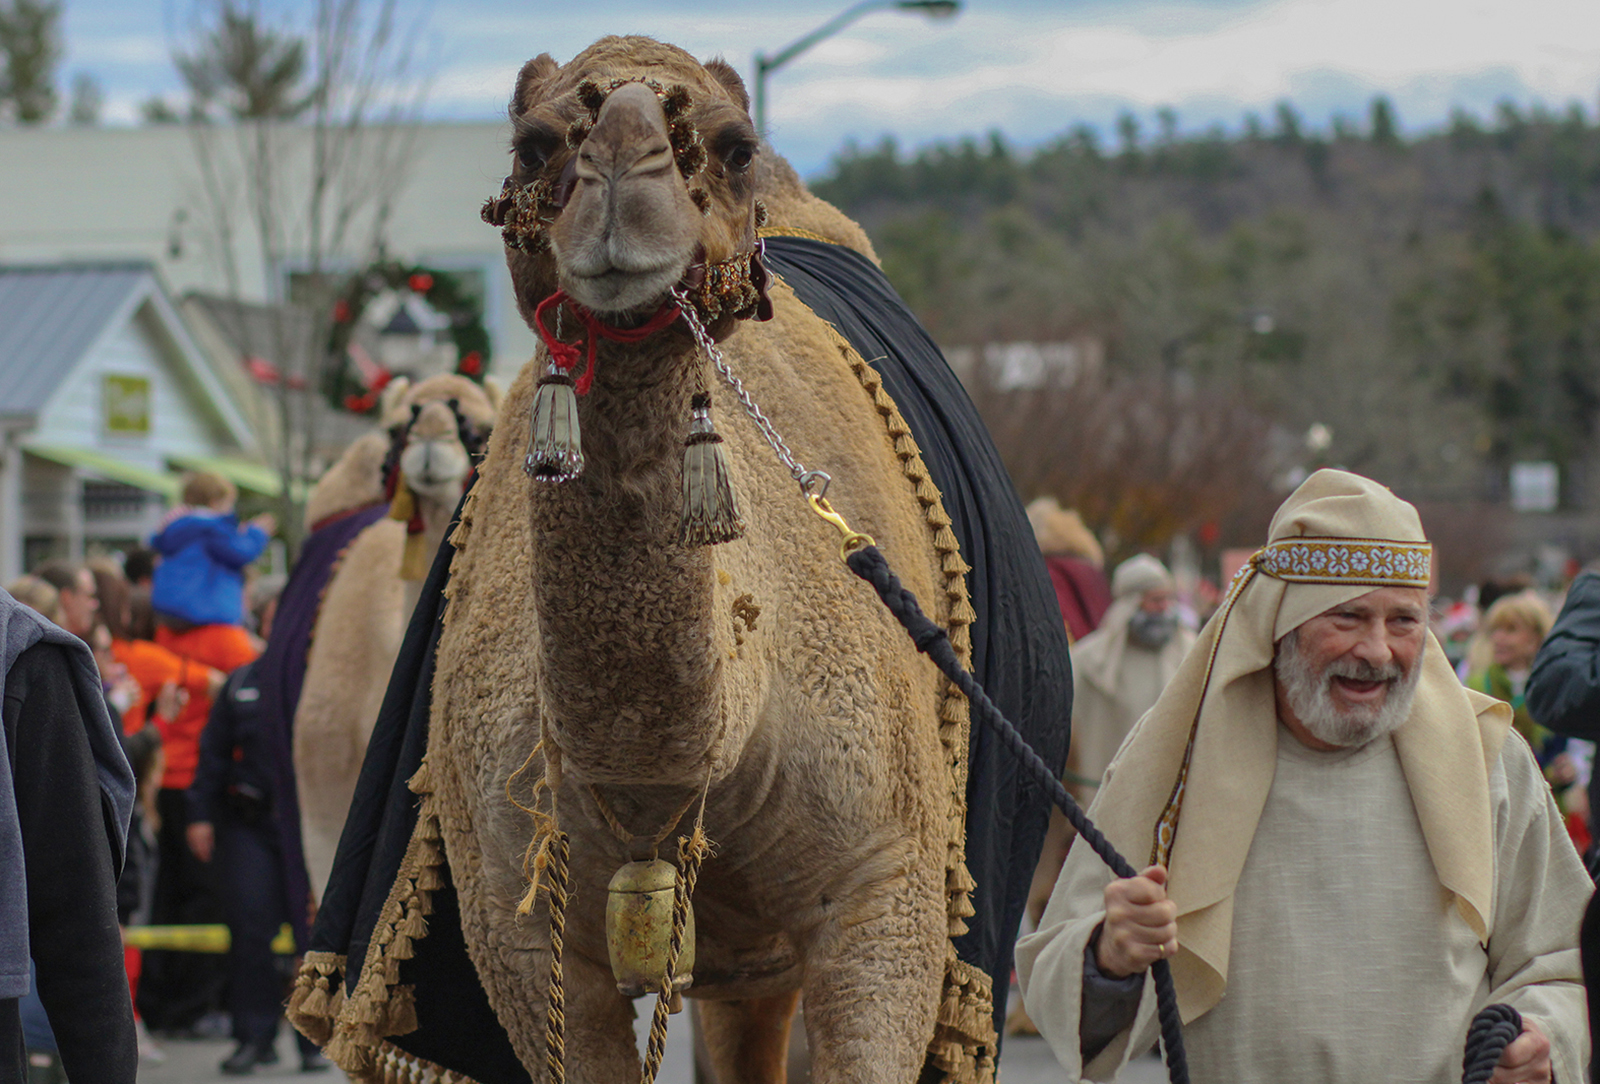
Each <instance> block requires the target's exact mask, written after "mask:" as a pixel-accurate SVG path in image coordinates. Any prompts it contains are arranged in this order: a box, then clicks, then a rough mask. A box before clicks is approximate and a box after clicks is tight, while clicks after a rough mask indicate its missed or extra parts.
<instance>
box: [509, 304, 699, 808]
mask: <svg viewBox="0 0 1600 1084" xmlns="http://www.w3.org/2000/svg"><path fill="white" fill-rule="evenodd" d="M607 345H609V344H607ZM698 364H700V363H699V362H698V360H697V359H696V357H695V356H694V355H693V353H692V352H691V351H690V350H689V348H688V346H687V344H686V343H685V342H684V340H683V338H682V336H678V335H663V336H657V337H656V338H653V339H651V340H649V341H648V342H646V343H645V344H642V345H641V346H637V347H619V346H614V347H611V349H609V350H608V349H606V347H605V346H602V348H601V353H600V361H599V366H598V369H599V372H598V376H597V379H596V381H595V385H594V388H593V390H592V391H591V392H590V393H589V394H588V395H587V396H585V397H584V398H583V399H582V400H581V401H580V406H579V416H580V420H581V425H582V443H583V454H584V459H585V464H586V465H585V468H584V474H583V476H582V477H581V478H579V479H577V480H575V481H572V482H566V483H562V484H554V485H552V484H547V483H535V484H534V492H533V499H532V513H533V568H534V580H535V591H534V597H535V598H536V599H537V600H538V603H537V604H538V616H539V641H540V652H541V662H542V666H541V671H542V679H541V700H542V702H543V704H544V711H545V718H546V719H547V721H548V722H549V724H550V725H551V726H552V727H553V728H554V731H555V736H556V739H557V742H558V743H559V745H560V746H561V749H562V751H563V753H564V755H565V757H566V761H567V765H568V770H569V771H573V772H575V773H576V774H577V775H579V776H580V777H582V778H585V779H588V780H590V781H596V782H614V783H621V782H636V781H641V780H650V781H653V782H662V783H668V782H690V781H698V780H700V779H703V778H704V773H705V771H706V767H705V765H706V758H707V756H708V755H709V754H710V752H711V750H712V749H713V748H714V747H715V745H716V742H717V739H718V737H719V736H720V734H721V710H722V705H721V698H720V695H719V690H718V682H719V676H720V672H721V668H720V666H719V662H718V659H717V657H716V652H715V651H714V649H713V644H714V642H715V641H714V630H713V626H712V618H711V611H712V590H713V579H712V576H713V573H712V565H711V558H710V555H709V553H708V552H707V550H706V549H704V548H699V547H684V546H681V545H679V544H678V543H677V541H676V534H677V527H678V517H679V508H680V504H681V493H680V489H681V484H682V482H681V479H682V462H683V440H684V436H685V435H686V433H687V430H688V422H689V409H688V407H689V398H690V395H691V393H692V391H693V386H692V384H693V380H694V373H695V371H696V370H695V367H696V366H697V365H698Z"/></svg>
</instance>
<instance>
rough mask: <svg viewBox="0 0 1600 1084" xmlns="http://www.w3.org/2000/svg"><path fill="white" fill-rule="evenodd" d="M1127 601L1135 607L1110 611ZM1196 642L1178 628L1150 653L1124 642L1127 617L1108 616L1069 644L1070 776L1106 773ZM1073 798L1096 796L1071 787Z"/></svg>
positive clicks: (1090, 790) (1188, 631) (1092, 776)
mask: <svg viewBox="0 0 1600 1084" xmlns="http://www.w3.org/2000/svg"><path fill="white" fill-rule="evenodd" d="M1125 601H1132V602H1137V598H1135V599H1132V600H1122V599H1119V600H1118V601H1117V603H1116V605H1115V607H1114V609H1115V608H1116V607H1121V606H1123V603H1124V602H1125ZM1129 610H1130V612H1131V608H1129ZM1118 617H1120V620H1118V619H1117V618H1118ZM1194 639H1195V636H1194V631H1193V630H1192V629H1188V628H1185V627H1184V626H1183V625H1179V626H1178V627H1177V628H1176V629H1174V630H1173V633H1172V639H1170V640H1168V641H1167V643H1166V644H1165V645H1164V646H1163V647H1162V648H1161V649H1160V650H1159V651H1151V650H1150V649H1149V648H1145V647H1140V646H1139V645H1138V644H1135V643H1133V642H1131V641H1130V640H1129V639H1128V613H1122V614H1120V615H1119V614H1115V613H1112V614H1108V615H1107V621H1106V622H1105V623H1103V624H1102V625H1101V626H1100V627H1099V628H1098V629H1096V630H1095V631H1093V632H1091V633H1090V634H1089V635H1087V636H1085V637H1084V638H1083V639H1081V640H1079V641H1078V642H1077V643H1075V644H1073V645H1072V673H1073V678H1074V680H1075V687H1074V689H1073V696H1072V749H1071V752H1070V754H1069V755H1068V758H1067V768H1068V770H1069V771H1071V772H1073V773H1074V774H1075V775H1078V776H1081V777H1083V778H1086V779H1095V780H1098V779H1099V778H1100V776H1101V775H1102V774H1104V772H1105V770H1106V766H1107V765H1108V764H1110V763H1111V758H1112V757H1114V756H1115V755H1116V753H1117V750H1118V749H1120V748H1121V747H1122V741H1123V739H1124V738H1126V737H1127V736H1128V731H1130V730H1132V729H1133V724H1134V723H1136V722H1138V721H1139V717H1140V716H1142V715H1143V714H1144V713H1145V712H1147V711H1149V710H1150V708H1151V707H1152V706H1154V704H1155V702H1156V698H1157V697H1159V696H1160V695H1161V690H1163V689H1165V688H1166V687H1167V683H1168V682H1170V681H1171V680H1172V678H1173V676H1174V675H1175V674H1177V672H1178V667H1179V665H1180V664H1181V663H1182V662H1183V657H1184V656H1185V655H1187V654H1188V653H1189V648H1190V647H1192V646H1194ZM1073 794H1074V796H1075V797H1077V798H1078V799H1079V800H1080V801H1083V802H1088V801H1090V800H1091V799H1092V798H1093V797H1094V793H1093V788H1089V787H1075V788H1073Z"/></svg>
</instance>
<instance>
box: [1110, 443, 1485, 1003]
mask: <svg viewBox="0 0 1600 1084" xmlns="http://www.w3.org/2000/svg"><path fill="white" fill-rule="evenodd" d="M1269 538H1270V541H1269V542H1268V543H1267V545H1266V546H1265V547H1263V548H1262V549H1261V550H1260V551H1258V552H1257V553H1256V555H1255V556H1254V557H1253V558H1252V559H1251V561H1250V563H1249V564H1248V565H1246V566H1245V567H1244V568H1243V569H1241V570H1240V572H1239V575H1238V576H1237V577H1236V578H1235V580H1234V583H1233V586H1232V588H1231V589H1230V591H1229V593H1228V597H1227V600H1226V601H1225V602H1224V603H1223V606H1222V608H1221V609H1219V610H1218V611H1217V613H1216V615H1215V616H1214V617H1213V618H1212V619H1211V621H1210V622H1208V623H1207V625H1206V627H1205V628H1204V629H1203V630H1202V631H1201V633H1200V637H1199V640H1198V642H1197V643H1196V644H1195V646H1194V648H1193V650H1191V651H1190V653H1189V656H1188V658H1187V659H1185V660H1184V663H1183V666H1182V667H1181V668H1180V669H1179V671H1178V673H1177V675H1176V677H1175V678H1174V679H1173V681H1172V683H1171V684H1170V685H1169V686H1168V687H1167V689H1166V691H1165V692H1163V693H1162V695H1161V699H1160V700H1158V701H1157V702H1156V705H1155V707H1154V708H1152V709H1151V710H1150V712H1149V714H1148V715H1146V716H1145V717H1144V719H1142V720H1141V721H1140V723H1139V725H1138V727H1137V728H1136V729H1135V730H1134V732H1133V734H1131V735H1130V736H1129V739H1128V741H1127V743H1126V744H1125V745H1124V746H1123V748H1122V750H1121V752H1120V753H1119V754H1118V756H1117V762H1116V763H1114V764H1113V765H1112V773H1111V779H1110V780H1109V781H1108V782H1107V784H1106V785H1105V786H1104V787H1103V788H1102V790H1101V792H1100V795H1099V799H1098V801H1097V802H1096V803H1095V805H1096V810H1095V816H1096V819H1097V821H1098V823H1099V824H1100V827H1101V828H1102V829H1103V830H1104V831H1105V832H1106V834H1107V835H1108V836H1109V837H1110V838H1111V840H1112V841H1113V842H1114V843H1115V844H1116V845H1117V847H1118V849H1119V850H1122V851H1123V853H1125V854H1128V855H1130V856H1140V857H1142V856H1144V855H1146V854H1151V855H1153V857H1154V858H1155V859H1159V860H1162V861H1164V862H1166V863H1167V865H1168V867H1169V874H1170V876H1169V880H1168V893H1169V895H1170V897H1171V898H1172V900H1173V901H1174V902H1176V903H1177V905H1178V941H1179V945H1180V946H1181V947H1180V951H1179V954H1178V956H1177V957H1176V958H1175V959H1174V960H1173V962H1172V970H1173V976H1174V979H1175V980H1176V983H1177V987H1178V1001H1179V1006H1180V1008H1181V1009H1182V1012H1183V1018H1184V1019H1185V1020H1191V1019H1193V1018H1194V1017H1196V1016H1199V1015H1200V1014H1201V1013H1203V1012H1205V1011H1206V1010H1207V1009H1209V1008H1211V1006H1213V1005H1215V1004H1216V1003H1217V1001H1218V1000H1219V999H1220V998H1221V996H1222V993H1223V991H1224V989H1225V988H1226V985H1227V976H1228V951H1229V946H1230V942H1231V939H1232V929H1233V894H1234V887H1235V885H1236V884H1237V883H1238V879H1239V873H1240V871H1241V870H1242V869H1243V867H1244V862H1245V858H1246V856H1247V855H1248V854H1249V850H1250V843H1251V840H1252V839H1253V837H1254V835H1255V827H1256V823H1257V821H1259V820H1260V817H1261V811H1262V808H1263V807H1264V805H1265V803H1266V799H1267V792H1268V791H1269V790H1270V789H1271V786H1272V777H1273V774H1274V771H1275V770H1276V763H1277V742H1278V725H1277V708H1276V703H1275V700H1274V692H1273V678H1272V671H1271V666H1272V658H1273V650H1274V646H1275V644H1276V643H1277V641H1278V640H1279V639H1280V638H1282V637H1283V636H1284V635H1285V634H1286V633H1288V632H1290V631H1291V630H1293V629H1295V628H1298V627H1299V626H1300V625H1301V624H1303V623H1304V622H1306V621H1307V620H1309V619H1310V618H1312V617H1315V616H1316V615H1318V614H1320V613H1322V612H1324V611H1325V610H1328V609H1330V608H1331V607H1333V606H1337V605H1338V604H1339V603H1341V602H1346V601H1348V600H1350V599H1353V598H1358V597H1359V596H1361V595H1364V594H1366V593H1367V592H1368V591H1372V590H1374V589H1375V588H1379V587H1424V588H1425V587H1426V586H1427V584H1428V578H1429V562H1430V557H1431V547H1430V546H1429V544H1428V542H1427V540H1426V539H1425V537H1424V536H1423V533H1422V523H1421V520H1420V519H1419V518H1418V517H1417V512H1416V509H1415V508H1413V507H1412V506H1411V505H1409V504H1407V503H1406V502H1405V501H1402V500H1400V498H1398V497H1396V496H1395V495H1394V494H1393V493H1391V492H1389V491H1388V490H1387V489H1385V488H1384V487H1382V486H1380V485H1378V484H1377V483H1375V482H1372V481H1370V480H1368V479H1366V478H1362V477H1360V476H1359V475H1354V474H1349V473H1346V472H1344V471H1333V470H1322V471H1318V472H1317V473H1315V474H1313V475H1312V476H1311V477H1310V478H1308V479H1306V481H1305V482H1304V483H1303V484H1302V485H1301V486H1300V488H1299V489H1297V490H1295V492H1294V493H1293V494H1292V495H1291V496H1290V497H1289V499H1288V500H1287V501H1285V502H1284V504H1283V506H1282V507H1281V508H1280V509H1279V510H1278V514H1277V515H1276V516H1275V517H1274V518H1273V521H1272V527H1271V530H1270V533H1269ZM1428 638H1429V640H1430V643H1429V644H1428V647H1427V649H1426V650H1425V652H1424V653H1423V656H1422V664H1421V665H1422V668H1423V669H1422V674H1421V675H1420V677H1419V679H1418V686H1417V693H1416V697H1415V700H1414V701H1413V705H1412V709H1411V715H1410V717H1409V718H1408V719H1407V720H1406V722H1405V723H1404V724H1402V725H1401V727H1400V728H1399V729H1398V730H1397V731H1396V732H1395V734H1394V743H1395V748H1396V750H1397V752H1398V754H1399V758H1400V763H1401V768H1402V770H1403V771H1404V773H1405V777H1406V782H1407V784H1408V786H1409V787H1410V790H1411V797H1412V802H1413V804H1414V805H1415V807H1416V811H1417V817H1418V820H1419V821H1420V822H1421V825H1422V833H1423V837H1424V839H1425V840H1426V841H1427V845H1428V852H1429V854H1430V856H1431V857H1432V859H1433V865H1434V868H1435V870H1436V871H1437V873H1438V876H1439V881H1440V883H1441V884H1442V885H1443V886H1444V887H1445V888H1446V889H1448V890H1449V891H1450V892H1451V893H1452V894H1453V895H1454V897H1455V903H1456V906H1457V908H1458V909H1459V911H1460V913H1461V915H1462V917H1463V919H1464V920H1465V921H1466V922H1467V923H1468V925H1469V926H1470V927H1471V928H1472V929H1473V931H1474V932H1475V933H1476V934H1477V935H1478V937H1479V939H1480V940H1486V939H1487V936H1488V933H1487V931H1488V930H1489V928H1490V924H1491V922H1492V914H1491V907H1492V903H1493V867H1492V863H1493V858H1492V856H1493V838H1494V837H1493V825H1492V824H1491V823H1490V819H1489V790H1488V772H1489V765H1491V764H1493V763H1494V761H1495V759H1496V757H1498V755H1499V751H1500V744H1501V742H1502V741H1503V740H1504V739H1505V735H1506V731H1507V730H1508V729H1509V727H1510V723H1511V712H1510V709H1509V708H1508V707H1507V706H1506V705H1505V704H1502V703H1500V702H1499V701H1496V700H1492V699H1491V698H1489V697H1485V696H1481V695H1479V694H1476V693H1470V692H1469V691H1468V690H1466V689H1463V688H1462V686H1461V683H1460V682H1459V681H1458V680H1457V679H1456V676H1455V673H1454V672H1453V671H1452V670H1451V669H1450V664H1449V663H1448V662H1447V661H1446V660H1445V657H1444V652H1443V650H1442V649H1441V648H1440V647H1439V645H1438V643H1437V642H1431V641H1432V640H1433V637H1432V634H1431V633H1430V634H1429V637H1428ZM1119 764H1127V765H1130V767H1129V768H1128V769H1127V770H1121V771H1119V770H1117V768H1118V765H1119ZM1133 765H1136V766H1137V767H1136V768H1135V767H1132V766H1133ZM1153 840H1154V845H1153V846H1152V841H1153Z"/></svg>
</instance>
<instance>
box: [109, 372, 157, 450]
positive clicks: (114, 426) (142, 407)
mask: <svg viewBox="0 0 1600 1084" xmlns="http://www.w3.org/2000/svg"><path fill="white" fill-rule="evenodd" d="M103 379H104V382H103V383H102V385H101V389H102V390H101V397H102V399H104V401H105V411H106V432H107V433H115V434H118V435H121V436H140V437H142V436H144V435H146V434H147V433H149V432H150V378H149V377H146V376H120V375H118V374H115V373H107V374H106V375H105V377H104V378H103Z"/></svg>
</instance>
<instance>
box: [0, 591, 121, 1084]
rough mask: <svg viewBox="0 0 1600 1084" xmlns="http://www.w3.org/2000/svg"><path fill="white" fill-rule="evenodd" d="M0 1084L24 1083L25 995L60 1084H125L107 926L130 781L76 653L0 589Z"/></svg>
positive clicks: (72, 644)
mask: <svg viewBox="0 0 1600 1084" xmlns="http://www.w3.org/2000/svg"><path fill="white" fill-rule="evenodd" d="M0 672H3V673H4V674H5V701H4V708H3V711H0V719H3V723H4V726H3V734H4V741H5V755H4V756H3V757H0V1084H12V1082H17V1084H20V1082H21V1081H23V1080H25V1079H26V1078H27V1068H26V1055H25V1051H24V1045H23V1038H22V1024H21V1018H20V1013H19V1009H18V999H20V998H21V997H22V996H23V995H24V994H26V993H27V992H28V989H29V986H30V978H29V960H30V958H31V959H32V961H33V962H34V963H35V964H36V965H37V972H38V986H39V997H40V1000H41V1001H43V1003H44V1006H45V1010H46V1012H47V1013H48V1014H49V1017H50V1025H51V1027H52V1029H53V1030H54V1031H55V1035H56V1040H57V1043H58V1044H59V1046H60V1048H61V1064H62V1068H63V1069H64V1070H65V1071H66V1073H67V1076H68V1077H69V1078H70V1079H72V1080H77V1081H84V1082H90V1081H92V1082H94V1084H133V1082H134V1079H135V1076H136V1071H137V1067H138V1058H139V1055H138V1042H137V1039H136V1036H135V1032H134V1024H133V1005H132V1002H131V1000H130V998H129V995H128V977H127V973H126V971H125V969H124V967H123V961H122V937H121V933H120V931H119V929H118V925H117V877H118V875H119V874H120V873H121V870H122V861H123V855H124V851H125V848H126V846H127V836H128V822H129V819H130V818H131V816H132V814H133V798H134V779H133V772H132V770H131V769H130V768H129V767H128V761H127V758H126V757H125V756H124V755H123V752H122V746H121V743H120V742H119V740H118V737H117V733H116V729H115V728H114V727H113V726H112V723H111V718H110V716H109V714H108V713H107V711H106V704H105V697H104V694H103V692H102V689H101V684H100V675H99V672H98V671H97V670H96V669H95V665H94V657H93V655H91V654H90V652H89V648H88V646H87V645H85V644H84V643H83V641H81V640H79V639H78V638H77V637H75V636H73V635H71V634H70V633H68V632H65V631H64V630H62V629H60V628H58V627H57V626H55V625H53V624H51V623H50V622H49V621H47V620H45V619H44V618H43V617H41V616H39V615H38V614H37V613H35V612H34V611H32V610H30V609H28V608H27V607H25V606H23V605H22V604H21V603H19V602H17V600H16V599H14V598H12V597H11V596H10V595H9V594H7V593H6V592H4V591H0Z"/></svg>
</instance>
